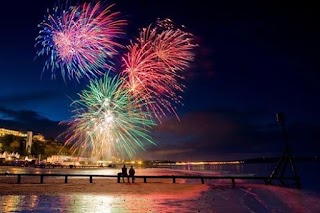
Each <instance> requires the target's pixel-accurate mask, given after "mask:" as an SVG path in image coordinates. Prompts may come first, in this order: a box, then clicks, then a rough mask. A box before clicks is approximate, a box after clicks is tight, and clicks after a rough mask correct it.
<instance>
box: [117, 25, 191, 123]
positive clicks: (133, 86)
mask: <svg viewBox="0 0 320 213" xmlns="http://www.w3.org/2000/svg"><path fill="white" fill-rule="evenodd" d="M173 26H174V24H173V22H172V21H171V20H170V19H166V20H163V21H161V20H158V25H157V26H155V27H152V26H149V27H148V28H143V29H142V31H141V32H140V36H139V38H137V39H136V41H135V42H132V43H131V44H130V45H129V46H128V53H127V54H126V55H125V56H124V57H123V61H124V64H125V66H124V67H125V68H124V71H123V76H124V77H125V78H126V79H127V82H128V88H129V90H130V91H132V93H133V94H134V96H135V97H138V98H142V99H143V100H146V103H147V105H145V106H146V109H147V110H149V111H152V112H153V115H154V116H155V117H156V118H157V119H158V120H159V121H161V118H162V117H163V116H165V115H166V113H167V112H169V113H174V114H175V115H176V116H177V117H178V115H177V113H176V106H177V105H179V104H180V103H181V96H180V95H179V93H180V92H183V89H184V85H183V84H182V83H181V82H180V81H179V80H180V79H183V78H184V76H183V71H184V70H185V69H186V68H188V67H189V64H190V62H192V61H193V60H194V53H193V49H194V47H195V44H193V35H192V34H190V33H187V32H184V31H183V30H181V29H179V28H174V27H173Z"/></svg>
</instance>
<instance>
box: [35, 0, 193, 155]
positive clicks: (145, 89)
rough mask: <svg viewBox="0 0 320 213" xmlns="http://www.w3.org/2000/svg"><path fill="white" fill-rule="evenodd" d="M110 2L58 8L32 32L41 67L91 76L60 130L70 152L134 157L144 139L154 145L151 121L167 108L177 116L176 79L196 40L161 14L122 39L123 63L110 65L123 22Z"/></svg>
mask: <svg viewBox="0 0 320 213" xmlns="http://www.w3.org/2000/svg"><path fill="white" fill-rule="evenodd" d="M111 7H112V6H109V7H106V8H105V7H103V6H101V4H100V3H99V2H97V3H95V4H91V3H85V4H82V5H80V6H69V7H66V8H61V7H56V8H55V9H54V10H52V11H48V15H47V16H45V20H44V21H43V22H41V24H39V27H40V29H41V30H40V32H39V36H38V37H37V38H36V46H40V47H41V48H40V50H38V51H37V56H41V55H47V56H48V59H47V61H46V62H45V66H44V69H48V70H51V72H52V76H53V77H54V76H55V74H56V73H55V72H56V70H60V71H61V74H62V76H63V78H64V79H65V78H68V79H76V80H79V79H81V78H83V77H88V78H89V79H90V83H89V85H88V87H87V89H85V90H83V91H82V92H81V93H79V94H78V95H79V99H78V100H76V101H73V103H72V106H73V107H74V110H73V114H74V115H73V117H72V119H71V121H69V122H68V126H69V127H68V130H67V131H66V132H65V133H64V135H65V136H66V145H68V146H70V147H71V150H72V151H73V154H75V155H78V156H87V157H91V158H95V159H96V160H100V159H110V158H111V157H118V158H122V159H128V158H129V159H132V158H133V157H134V155H135V153H137V151H138V150H141V149H142V150H144V149H145V144H154V145H155V143H154V142H153V141H152V138H151V136H150V131H151V128H152V127H153V126H154V125H156V122H155V121H154V120H157V121H158V122H159V123H161V119H162V118H164V117H165V116H166V115H167V114H174V115H175V116H176V117H177V118H178V119H179V117H178V113H177V106H179V105H181V104H182V103H181V101H182V96H181V94H182V93H183V91H184V88H185V86H184V84H183V83H182V82H181V80H183V79H184V76H185V72H186V70H187V69H188V68H189V67H190V63H191V62H192V61H193V60H194V57H195V55H194V51H193V50H194V48H195V47H196V44H194V37H193V35H192V34H190V33H188V32H187V30H186V29H185V28H184V27H177V26H176V25H175V24H174V23H173V21H171V20H170V19H164V20H160V19H158V20H157V22H156V23H155V24H150V25H149V26H148V27H146V28H143V29H141V31H140V32H139V36H138V37H137V38H135V39H133V40H131V42H130V44H129V45H127V47H126V49H125V50H126V51H127V52H126V53H125V54H123V55H122V57H121V58H122V62H123V64H122V67H121V70H113V71H115V72H112V71H111V72H109V71H110V70H112V68H113V66H112V65H113V62H112V60H111V59H113V58H114V56H115V55H117V54H118V51H117V48H118V47H122V45H121V44H120V43H117V40H118V38H119V37H121V36H122V35H123V34H124V33H123V31H122V28H123V26H124V25H126V21H124V20H122V19H119V13H118V12H111ZM106 70H108V71H107V72H106ZM106 73H107V74H106ZM111 73H112V74H111ZM101 75H103V77H101Z"/></svg>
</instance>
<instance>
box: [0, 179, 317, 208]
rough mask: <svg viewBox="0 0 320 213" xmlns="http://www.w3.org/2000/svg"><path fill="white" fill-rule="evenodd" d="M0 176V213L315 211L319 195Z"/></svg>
mask: <svg viewBox="0 0 320 213" xmlns="http://www.w3.org/2000/svg"><path fill="white" fill-rule="evenodd" d="M16 180H17V177H0V189H1V192H0V212H204V213H210V212H233V213H242V212H259V213H260V212H262V213H263V212H266V213H267V212H310V213H311V212H320V197H319V195H316V194H312V193H309V192H305V191H303V190H298V189H290V188H284V187H279V186H269V185H264V184H250V183H245V182H242V183H239V184H237V185H236V187H232V186H231V184H230V183H229V182H222V181H221V182H220V181H218V182H217V181H215V182H208V183H206V184H201V183H198V182H186V183H185V182H183V181H182V180H180V181H179V180H177V183H172V180H170V179H168V180H166V179H159V180H157V179H154V180H152V181H151V180H150V181H149V180H148V183H143V179H137V180H136V182H135V183H117V182H116V181H117V180H116V179H115V178H112V179H110V178H93V183H89V179H88V178H71V177H69V179H68V183H66V184H65V183H64V178H57V177H51V178H49V177H45V179H44V183H43V184H40V183H39V177H22V178H21V184H17V183H16Z"/></svg>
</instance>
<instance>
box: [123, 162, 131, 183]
mask: <svg viewBox="0 0 320 213" xmlns="http://www.w3.org/2000/svg"><path fill="white" fill-rule="evenodd" d="M124 177H128V182H130V180H129V176H128V170H127V167H126V165H123V167H122V182H124Z"/></svg>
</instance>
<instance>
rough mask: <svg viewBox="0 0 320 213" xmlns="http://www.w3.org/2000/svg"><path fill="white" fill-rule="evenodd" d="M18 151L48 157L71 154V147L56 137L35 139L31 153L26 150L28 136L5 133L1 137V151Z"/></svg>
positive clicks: (26, 154) (22, 153) (23, 153)
mask: <svg viewBox="0 0 320 213" xmlns="http://www.w3.org/2000/svg"><path fill="white" fill-rule="evenodd" d="M5 151H7V152H10V153H11V152H18V153H19V154H20V156H28V155H33V156H39V155H41V157H42V158H47V157H49V156H51V155H57V154H63V155H70V152H69V148H68V147H65V146H64V145H63V143H62V142H58V141H56V140H54V139H49V140H46V141H38V140H33V141H32V146H31V153H27V150H26V138H24V137H18V136H14V135H5V136H2V137H0V152H5Z"/></svg>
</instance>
